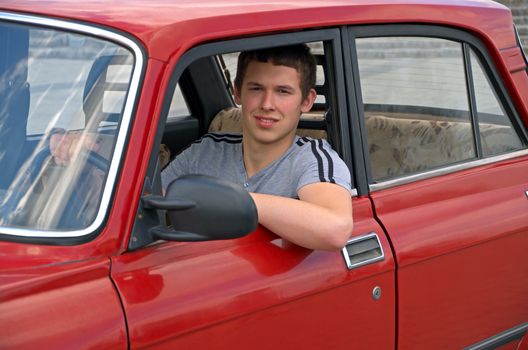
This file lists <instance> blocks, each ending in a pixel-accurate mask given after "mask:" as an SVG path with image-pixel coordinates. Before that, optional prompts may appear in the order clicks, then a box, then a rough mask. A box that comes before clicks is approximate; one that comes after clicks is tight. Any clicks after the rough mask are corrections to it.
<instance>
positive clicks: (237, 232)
mask: <svg viewBox="0 0 528 350" xmlns="http://www.w3.org/2000/svg"><path fill="white" fill-rule="evenodd" d="M142 202H143V205H144V207H145V208H146V209H157V210H160V209H162V210H167V215H168V217H169V219H170V221H171V223H172V227H170V228H167V227H162V226H157V227H154V228H151V229H150V230H149V233H150V234H151V235H152V237H153V238H156V239H164V240H168V241H183V242H190V241H208V240H219V239H233V238H239V237H243V236H245V235H247V234H248V233H250V232H253V231H254V230H255V229H256V228H257V224H258V216H257V208H256V206H255V203H254V202H253V199H252V198H251V196H250V195H249V193H247V191H245V190H244V189H243V188H241V187H238V186H236V185H235V184H233V183H231V182H229V181H226V180H223V179H219V178H214V177H210V176H204V175H185V176H182V177H179V178H177V179H176V180H174V181H173V182H172V183H170V184H169V186H168V188H167V193H166V195H165V197H162V196H156V195H148V196H145V197H143V198H142Z"/></svg>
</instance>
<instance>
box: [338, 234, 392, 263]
mask: <svg viewBox="0 0 528 350" xmlns="http://www.w3.org/2000/svg"><path fill="white" fill-rule="evenodd" d="M341 252H342V253H343V257H344V258H345V262H346V265H347V267H348V269H349V270H352V269H355V268H357V267H360V266H363V265H367V264H372V263H375V262H377V261H381V260H384V259H385V254H384V253H383V248H382V247H381V243H380V240H379V237H378V235H377V234H376V233H375V232H370V233H368V234H366V235H362V236H357V237H353V238H352V239H350V240H349V241H348V242H347V243H346V245H345V246H344V247H343V249H342V250H341Z"/></svg>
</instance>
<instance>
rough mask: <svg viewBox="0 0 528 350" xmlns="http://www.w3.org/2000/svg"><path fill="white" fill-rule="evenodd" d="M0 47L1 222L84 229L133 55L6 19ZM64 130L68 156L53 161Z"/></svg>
mask: <svg viewBox="0 0 528 350" xmlns="http://www.w3.org/2000/svg"><path fill="white" fill-rule="evenodd" d="M0 52H2V53H4V55H3V56H4V57H3V58H2V60H0V140H2V141H1V142H0V166H1V168H2V172H1V174H0V225H2V226H4V227H19V228H28V229H38V230H59V231H64V230H77V229H82V228H85V227H88V226H89V225H90V224H91V223H92V222H93V220H94V218H95V216H96V214H97V211H98V208H99V204H100V200H101V196H102V192H103V188H104V184H105V180H106V176H107V173H108V168H109V159H110V158H111V156H112V153H113V148H114V143H115V141H116V136H117V131H118V130H117V128H118V126H119V122H120V120H121V116H122V112H123V108H124V97H125V96H126V92H127V91H128V87H129V84H130V79H131V75H132V66H133V63H134V58H133V55H132V54H131V53H130V52H129V51H128V50H126V49H123V48H121V47H119V46H117V45H116V44H114V43H111V42H107V41H104V40H100V39H96V38H92V37H88V36H84V35H81V34H73V33H68V32H65V31H60V30H50V29H42V28H37V27H31V26H29V25H18V24H10V23H0ZM56 134H58V135H56ZM65 134H68V135H70V136H72V135H73V138H74V140H75V143H72V145H73V146H72V147H71V148H70V153H71V154H70V155H71V156H72V159H71V160H70V161H69V162H68V163H67V164H62V165H58V164H57V163H56V162H55V160H54V159H53V157H51V153H50V139H51V138H52V137H53V138H58V139H61V138H62V136H61V135H65ZM52 135H55V136H52Z"/></svg>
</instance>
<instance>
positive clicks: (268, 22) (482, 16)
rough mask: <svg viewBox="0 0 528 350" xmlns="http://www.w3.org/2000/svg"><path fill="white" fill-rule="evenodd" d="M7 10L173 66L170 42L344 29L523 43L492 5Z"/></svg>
mask: <svg viewBox="0 0 528 350" xmlns="http://www.w3.org/2000/svg"><path fill="white" fill-rule="evenodd" d="M0 9H3V10H6V11H17V12H24V13H29V14H37V15H46V16H52V17H55V18H65V19H69V20H76V21H82V22H90V23H96V24H98V25H102V26H105V27H110V28H113V29H116V30H119V31H124V32H127V33H129V34H132V35H133V36H135V37H136V38H137V39H139V41H141V42H143V43H144V45H145V47H146V48H147V51H148V53H147V54H148V56H149V57H153V58H157V59H161V60H167V59H168V58H169V57H167V55H168V53H167V50H166V47H167V46H166V45H167V41H168V40H170V43H171V45H172V46H174V45H178V44H179V45H181V46H180V47H178V49H179V51H181V52H184V51H185V50H187V49H188V48H189V47H191V46H194V45H196V44H198V43H200V42H205V41H211V40H217V39H220V38H227V37H238V36H246V35H249V34H255V33H268V32H277V31H284V30H298V29H301V28H324V27H329V26H338V25H344V24H347V25H348V24H375V23H434V24H444V25H448V26H455V27H459V28H460V27H462V28H465V29H469V30H470V31H473V32H474V33H476V34H477V35H478V36H480V37H481V38H482V39H484V40H485V41H487V40H489V41H493V42H494V44H495V46H497V47H499V48H509V47H513V46H515V43H516V41H515V35H514V32H513V28H512V25H513V22H512V16H511V12H510V10H509V9H508V8H507V7H505V6H503V5H500V4H498V3H495V2H493V1H488V0H325V1H321V0H252V1H246V0H238V1H226V0H177V1H175V0H120V1H104V0H83V1H77V0H49V1H44V0H17V1H16V2H13V1H9V0H0ZM176 51H178V50H176ZM173 52H175V51H174V50H173ZM181 52H180V53H181Z"/></svg>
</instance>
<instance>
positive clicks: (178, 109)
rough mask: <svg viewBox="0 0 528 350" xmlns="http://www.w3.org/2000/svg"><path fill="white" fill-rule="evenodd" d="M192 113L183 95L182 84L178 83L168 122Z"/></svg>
mask: <svg viewBox="0 0 528 350" xmlns="http://www.w3.org/2000/svg"><path fill="white" fill-rule="evenodd" d="M190 114H191V112H190V111H189V107H188V106H187V102H186V101H185V98H184V97H183V93H182V91H181V88H180V85H179V84H177V85H176V89H175V90H174V95H173V96H172V100H171V104H170V107H169V114H168V115H167V122H171V121H174V120H178V119H183V118H186V117H188V116H189V115H190Z"/></svg>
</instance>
